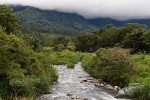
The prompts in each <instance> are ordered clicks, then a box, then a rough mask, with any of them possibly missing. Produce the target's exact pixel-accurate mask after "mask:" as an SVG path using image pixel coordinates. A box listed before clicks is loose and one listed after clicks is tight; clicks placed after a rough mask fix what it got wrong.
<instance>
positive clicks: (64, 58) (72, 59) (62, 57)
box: [50, 50, 82, 68]
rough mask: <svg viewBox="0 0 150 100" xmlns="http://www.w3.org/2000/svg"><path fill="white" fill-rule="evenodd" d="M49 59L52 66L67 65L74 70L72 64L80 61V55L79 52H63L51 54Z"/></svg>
mask: <svg viewBox="0 0 150 100" xmlns="http://www.w3.org/2000/svg"><path fill="white" fill-rule="evenodd" d="M50 57H51V59H52V64H55V65H67V67H68V68H74V64H76V63H77V62H79V61H80V59H81V58H82V54H81V53H80V52H73V51H69V50H63V51H61V52H52V53H51V54H50Z"/></svg>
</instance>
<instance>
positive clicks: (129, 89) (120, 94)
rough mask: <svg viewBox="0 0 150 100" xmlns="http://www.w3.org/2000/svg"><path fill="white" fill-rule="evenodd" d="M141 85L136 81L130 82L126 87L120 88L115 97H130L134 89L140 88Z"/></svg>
mask: <svg viewBox="0 0 150 100" xmlns="http://www.w3.org/2000/svg"><path fill="white" fill-rule="evenodd" d="M140 87H141V85H140V84H138V83H130V84H129V85H128V87H125V88H123V89H120V90H119V92H118V93H117V95H116V98H131V97H132V93H133V91H134V90H136V89H138V88H140Z"/></svg>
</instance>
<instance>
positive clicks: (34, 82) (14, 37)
mask: <svg viewBox="0 0 150 100" xmlns="http://www.w3.org/2000/svg"><path fill="white" fill-rule="evenodd" d="M0 18H1V19H2V20H0V25H1V26H2V27H1V26H0V78H1V80H0V97H2V98H3V99H6V100H13V99H17V98H21V97H29V98H32V97H34V96H36V95H38V94H39V93H43V92H44V91H47V90H48V89H49V86H51V85H52V84H53V82H54V81H55V80H56V79H57V73H56V71H55V69H54V68H53V67H52V66H50V65H51V62H50V58H49V56H48V55H47V53H45V52H36V51H34V50H33V49H32V47H31V44H34V42H35V41H34V42H29V41H26V40H28V39H27V37H26V36H24V35H23V34H21V31H20V30H17V29H18V26H21V25H20V24H19V21H18V20H17V19H16V17H15V16H14V15H13V14H12V10H11V9H10V8H9V7H7V6H5V5H0ZM3 19H4V20H3ZM7 19H8V20H7ZM5 21H6V22H5ZM7 21H9V23H7ZM18 31H20V32H19V33H17V32H18ZM14 32H16V33H14Z"/></svg>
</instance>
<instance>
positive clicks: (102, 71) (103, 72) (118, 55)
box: [83, 48, 136, 87]
mask: <svg viewBox="0 0 150 100" xmlns="http://www.w3.org/2000/svg"><path fill="white" fill-rule="evenodd" d="M85 61H86V63H85ZM83 67H84V68H85V70H86V71H87V72H89V74H91V76H93V77H96V78H100V79H102V80H103V81H105V82H108V83H110V84H112V85H118V86H120V87H124V86H126V85H128V83H129V82H130V79H131V78H132V76H133V75H134V74H135V70H136V69H135V65H134V64H133V62H132V61H131V60H130V59H129V58H128V56H127V53H126V51H125V50H123V49H121V48H112V49H99V50H98V51H96V55H93V56H92V57H87V58H84V59H83Z"/></svg>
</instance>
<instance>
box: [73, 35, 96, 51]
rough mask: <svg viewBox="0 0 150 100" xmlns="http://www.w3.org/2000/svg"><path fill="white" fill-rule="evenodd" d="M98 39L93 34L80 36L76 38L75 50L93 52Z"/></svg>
mask: <svg viewBox="0 0 150 100" xmlns="http://www.w3.org/2000/svg"><path fill="white" fill-rule="evenodd" d="M97 45H98V37H97V36H96V35H94V34H80V35H78V36H77V43H76V50H77V51H82V52H93V51H95V50H96V49H97Z"/></svg>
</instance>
